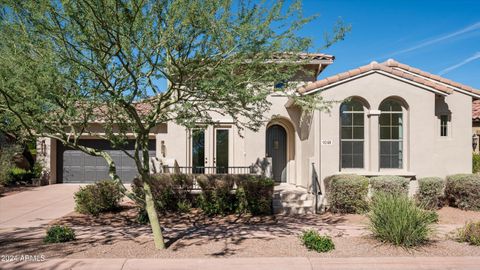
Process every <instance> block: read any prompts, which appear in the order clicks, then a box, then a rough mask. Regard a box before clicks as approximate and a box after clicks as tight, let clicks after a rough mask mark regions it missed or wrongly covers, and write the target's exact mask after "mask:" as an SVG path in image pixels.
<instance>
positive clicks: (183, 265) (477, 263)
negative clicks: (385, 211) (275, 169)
mask: <svg viewBox="0 0 480 270" xmlns="http://www.w3.org/2000/svg"><path fill="white" fill-rule="evenodd" d="M2 259H3V258H2ZM0 269H26V270H28V269H45V270H46V269H52V270H60V269H75V270H78V269H99V270H100V269H101V270H134V269H135V270H136V269H138V270H149V269H169V270H184V269H215V270H216V269H222V270H246V269H259V270H262V269H275V270H284V269H295V270H334V269H335V270H351V269H360V270H378V269H385V270H407V269H421V270H442V269H445V270H446V269H449V270H451V269H468V270H470V269H471V270H477V269H480V257H376V258H375V257H370V258H306V257H290V258H288V257H285V258H262V257H260V258H229V259H200V258H199V259H55V260H47V261H45V262H9V263H5V262H0Z"/></svg>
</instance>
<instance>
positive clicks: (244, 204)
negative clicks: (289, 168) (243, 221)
mask: <svg viewBox="0 0 480 270" xmlns="http://www.w3.org/2000/svg"><path fill="white" fill-rule="evenodd" d="M235 183H236V184H237V191H236V197H237V200H238V202H237V212H240V213H251V214H252V215H269V214H271V213H272V200H273V187H274V186H275V181H273V179H269V178H263V177H255V176H250V177H248V178H246V179H242V178H237V179H236V181H235Z"/></svg>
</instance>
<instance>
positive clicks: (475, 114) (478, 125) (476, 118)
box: [472, 100, 480, 153]
mask: <svg viewBox="0 0 480 270" xmlns="http://www.w3.org/2000/svg"><path fill="white" fill-rule="evenodd" d="M479 142H480V100H474V101H473V103H472V149H473V151H474V152H475V153H479V152H480V146H479Z"/></svg>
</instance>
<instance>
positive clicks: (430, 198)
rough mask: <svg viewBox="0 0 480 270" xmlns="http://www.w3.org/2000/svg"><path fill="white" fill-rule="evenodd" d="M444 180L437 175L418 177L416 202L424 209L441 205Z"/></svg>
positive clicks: (436, 207)
mask: <svg viewBox="0 0 480 270" xmlns="http://www.w3.org/2000/svg"><path fill="white" fill-rule="evenodd" d="M444 188H445V181H444V180H443V179H442V178H439V177H425V178H420V179H418V193H417V195H416V198H417V202H418V204H419V205H420V206H422V207H424V208H426V209H438V208H440V207H442V206H443V200H444V192H443V190H444Z"/></svg>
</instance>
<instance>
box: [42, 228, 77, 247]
mask: <svg viewBox="0 0 480 270" xmlns="http://www.w3.org/2000/svg"><path fill="white" fill-rule="evenodd" d="M73 240H75V232H74V231H73V229H72V228H70V227H68V226H61V225H54V226H52V227H50V228H48V229H47V235H46V236H45V238H44V239H43V242H45V243H63V242H69V241H73Z"/></svg>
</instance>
